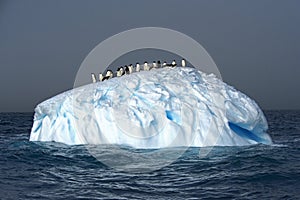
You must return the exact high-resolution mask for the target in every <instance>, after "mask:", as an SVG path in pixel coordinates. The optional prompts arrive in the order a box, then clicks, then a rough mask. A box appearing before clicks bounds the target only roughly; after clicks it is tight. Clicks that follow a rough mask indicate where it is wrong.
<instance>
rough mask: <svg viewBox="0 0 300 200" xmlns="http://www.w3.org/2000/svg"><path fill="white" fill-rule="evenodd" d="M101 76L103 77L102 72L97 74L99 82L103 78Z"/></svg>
mask: <svg viewBox="0 0 300 200" xmlns="http://www.w3.org/2000/svg"><path fill="white" fill-rule="evenodd" d="M103 78H104V77H103V74H102V73H100V74H99V81H100V82H101V81H102V80H103Z"/></svg>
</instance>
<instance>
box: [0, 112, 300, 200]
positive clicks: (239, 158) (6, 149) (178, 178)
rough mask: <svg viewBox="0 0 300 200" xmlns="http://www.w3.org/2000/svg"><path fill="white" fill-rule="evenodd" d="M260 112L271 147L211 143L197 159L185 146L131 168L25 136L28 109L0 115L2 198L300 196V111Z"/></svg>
mask: <svg viewBox="0 0 300 200" xmlns="http://www.w3.org/2000/svg"><path fill="white" fill-rule="evenodd" d="M265 114H266V117H267V119H268V122H269V127H270V129H269V133H270V135H271V137H272V138H273V141H274V143H275V144H274V145H271V146H267V145H253V146H246V147H216V148H213V149H212V151H211V152H210V153H209V154H208V155H207V156H206V157H202V158H200V157H199V150H200V149H199V148H189V149H188V150H187V151H186V152H185V153H184V154H183V155H182V156H181V157H180V158H178V159H177V160H176V161H175V162H173V163H172V164H170V165H167V166H165V167H163V168H161V169H159V170H156V171H152V172H147V173H139V174H133V173H126V172H122V171H117V170H114V169H112V168H110V167H107V166H106V165H104V164H102V163H101V162H100V161H98V160H97V159H96V158H94V157H93V156H92V155H91V154H90V153H89V151H88V150H87V149H86V148H85V146H67V145H64V144H58V143H51V142H49V143H41V142H29V141H28V139H29V133H30V129H31V126H32V118H33V114H32V113H1V114H0V155H1V157H0V199H300V111H268V112H265ZM103 148H104V147H103ZM106 150H107V149H106ZM108 150H109V149H108ZM129 151H130V149H129ZM112 156H113V154H112ZM116 159H117V158H116Z"/></svg>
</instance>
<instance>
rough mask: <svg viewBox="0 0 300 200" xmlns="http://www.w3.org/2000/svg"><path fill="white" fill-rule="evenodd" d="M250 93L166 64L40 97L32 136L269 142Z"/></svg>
mask: <svg viewBox="0 0 300 200" xmlns="http://www.w3.org/2000/svg"><path fill="white" fill-rule="evenodd" d="M267 128H268V125H267V121H266V119H265V117H264V114H263V113H262V111H261V110H260V108H259V107H258V106H257V104H256V103H255V102H254V101H253V100H251V99H250V98H249V97H247V96H246V95H244V94H242V93H241V92H239V91H237V90H235V89H234V88H233V87H231V86H228V85H227V84H225V83H224V82H222V81H221V80H219V79H218V78H216V77H215V76H214V75H207V74H204V73H202V72H200V71H198V70H196V69H194V68H180V67H177V68H161V69H155V70H151V71H143V72H139V73H134V74H131V75H125V76H122V77H118V78H113V79H110V80H108V81H104V82H98V83H93V84H89V85H85V86H82V87H79V88H76V89H73V90H70V91H67V92H64V93H62V94H59V95H57V96H55V97H52V98H50V99H48V100H46V101H44V102H42V103H40V104H39V105H38V106H37V107H36V109H35V115H34V124H33V127H32V130H31V135H30V140H31V141H55V142H62V143H66V144H70V145H74V144H121V145H129V146H132V147H136V148H163V147H172V146H199V147H202V146H214V145H218V146H233V145H239V146H240V145H249V144H256V143H264V144H271V143H272V141H271V138H270V137H269V135H268V134H267V133H266V130H267Z"/></svg>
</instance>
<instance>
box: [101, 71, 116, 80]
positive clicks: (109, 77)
mask: <svg viewBox="0 0 300 200" xmlns="http://www.w3.org/2000/svg"><path fill="white" fill-rule="evenodd" d="M113 76H114V73H113V72H112V71H111V70H107V71H106V75H105V77H103V79H102V81H105V80H108V79H111V78H112V77H113Z"/></svg>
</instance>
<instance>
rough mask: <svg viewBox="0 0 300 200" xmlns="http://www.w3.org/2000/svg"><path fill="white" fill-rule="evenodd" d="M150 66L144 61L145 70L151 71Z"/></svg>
mask: <svg viewBox="0 0 300 200" xmlns="http://www.w3.org/2000/svg"><path fill="white" fill-rule="evenodd" d="M149 70H150V67H149V65H148V63H147V62H144V71H149Z"/></svg>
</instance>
